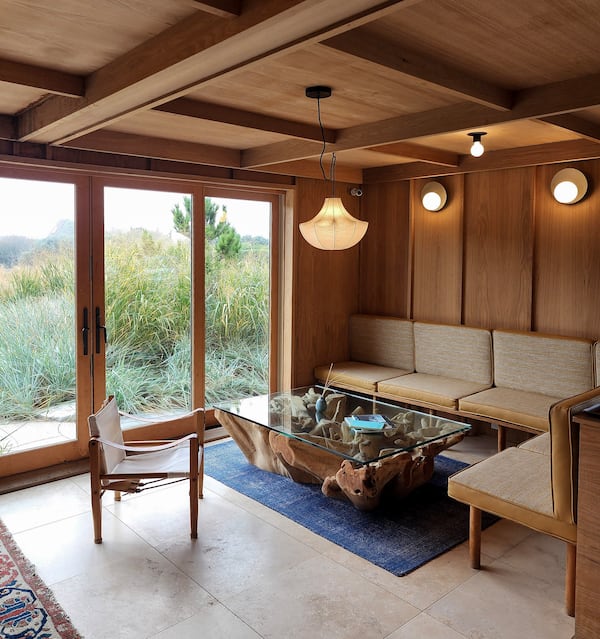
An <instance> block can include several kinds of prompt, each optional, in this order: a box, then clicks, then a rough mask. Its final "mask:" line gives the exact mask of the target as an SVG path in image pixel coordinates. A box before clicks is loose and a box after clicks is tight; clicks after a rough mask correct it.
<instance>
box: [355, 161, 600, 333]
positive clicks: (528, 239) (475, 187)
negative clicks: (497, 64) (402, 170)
mask: <svg viewBox="0 0 600 639" xmlns="http://www.w3.org/2000/svg"><path fill="white" fill-rule="evenodd" d="M567 166H573V167H576V168H579V169H581V170H582V171H583V172H584V173H585V174H586V176H587V177H588V180H589V183H590V188H589V191H588V194H587V195H586V197H585V198H584V199H583V200H582V201H581V202H579V203H577V204H575V205H561V204H558V203H557V202H556V201H555V200H554V198H553V197H552V194H551V192H550V180H551V178H552V176H553V175H554V173H555V172H556V171H558V170H560V169H561V168H564V167H567ZM439 181H440V182H442V183H443V184H444V185H445V186H446V189H447V191H448V196H449V197H448V204H447V206H446V207H445V208H444V209H443V210H442V211H440V212H439V213H428V212H426V211H424V209H423V207H422V206H421V204H420V197H419V196H420V190H421V188H422V186H423V184H424V180H414V181H412V182H413V183H412V185H411V188H412V192H411V193H410V194H409V191H408V188H409V187H408V182H406V181H405V182H396V183H381V184H373V185H371V184H369V185H367V186H366V187H365V196H364V197H363V200H362V217H363V219H366V220H368V221H369V230H368V232H367V236H366V237H365V239H364V240H363V241H362V242H361V249H360V305H359V308H360V310H361V311H362V312H367V313H380V314H383V315H396V316H400V317H412V318H414V319H422V320H431V321H437V322H445V323H451V324H460V323H462V324H467V325H472V326H482V327H486V328H497V327H504V328H514V329H519V330H536V331H540V332H546V333H554V334H558V335H574V336H582V337H590V338H600V161H596V160H590V161H585V162H575V163H573V162H572V163H568V164H556V165H548V166H539V167H528V168H521V169H506V170H497V171H485V172H478V173H471V174H467V175H465V176H464V177H463V176H458V175H457V176H450V177H448V176H447V177H443V178H440V179H439Z"/></svg>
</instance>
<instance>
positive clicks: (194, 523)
mask: <svg viewBox="0 0 600 639" xmlns="http://www.w3.org/2000/svg"><path fill="white" fill-rule="evenodd" d="M190 529H191V537H192V539H197V538H198V440H197V439H192V440H191V441H190Z"/></svg>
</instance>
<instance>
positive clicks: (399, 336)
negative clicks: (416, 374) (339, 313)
mask: <svg viewBox="0 0 600 639" xmlns="http://www.w3.org/2000/svg"><path fill="white" fill-rule="evenodd" d="M414 353H415V351H414V343H413V323H412V322H411V321H410V320H404V319H400V318H397V317H382V316H379V315H352V316H351V317H350V359H351V360H353V361H355V362H365V363H367V364H378V365H379V366H388V367H390V368H401V369H403V370H408V371H413V370H414V368H415V362H414V359H415V355H414Z"/></svg>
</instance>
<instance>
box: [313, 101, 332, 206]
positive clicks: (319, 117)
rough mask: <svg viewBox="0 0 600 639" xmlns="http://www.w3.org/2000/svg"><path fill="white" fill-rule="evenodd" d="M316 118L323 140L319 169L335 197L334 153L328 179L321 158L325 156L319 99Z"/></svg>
mask: <svg viewBox="0 0 600 639" xmlns="http://www.w3.org/2000/svg"><path fill="white" fill-rule="evenodd" d="M317 118H318V119H319V128H320V129H321V139H322V140H323V147H322V148H321V155H320V156H319V166H320V167H321V174H322V175H323V180H325V182H327V180H329V181H330V182H331V196H332V197H335V161H336V160H335V153H333V154H332V156H331V169H330V175H329V178H328V177H327V175H326V173H325V167H324V166H323V156H324V155H325V148H326V143H325V129H324V128H323V122H322V120H321V98H317Z"/></svg>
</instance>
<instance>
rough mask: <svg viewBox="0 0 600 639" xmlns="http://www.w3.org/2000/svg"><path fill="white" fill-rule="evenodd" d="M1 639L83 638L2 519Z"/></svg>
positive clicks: (0, 551)
mask: <svg viewBox="0 0 600 639" xmlns="http://www.w3.org/2000/svg"><path fill="white" fill-rule="evenodd" d="M0 639H81V635H80V634H79V633H78V632H77V630H75V628H74V627H73V625H72V624H71V622H70V620H69V618H68V617H67V615H66V614H65V612H64V611H63V610H62V608H61V607H60V606H59V605H58V603H57V602H56V600H55V599H54V595H53V594H52V591H51V590H50V588H48V586H46V584H45V583H44V582H43V581H42V580H41V579H40V578H39V577H38V576H37V575H36V574H35V567H34V566H33V565H32V564H31V563H30V562H29V561H28V560H27V559H26V558H25V556H24V555H23V553H22V552H21V550H20V548H19V547H18V546H17V544H16V543H15V540H14V539H13V538H12V535H11V534H10V533H9V532H8V529H7V528H6V526H5V525H4V523H3V522H2V520H0Z"/></svg>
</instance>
